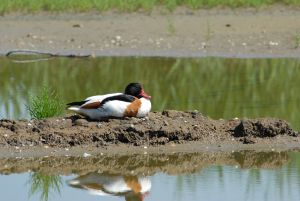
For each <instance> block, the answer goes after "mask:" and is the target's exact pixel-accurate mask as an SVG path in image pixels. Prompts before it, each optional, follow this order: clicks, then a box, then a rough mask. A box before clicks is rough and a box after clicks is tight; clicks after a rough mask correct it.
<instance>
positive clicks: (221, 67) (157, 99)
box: [0, 57, 300, 129]
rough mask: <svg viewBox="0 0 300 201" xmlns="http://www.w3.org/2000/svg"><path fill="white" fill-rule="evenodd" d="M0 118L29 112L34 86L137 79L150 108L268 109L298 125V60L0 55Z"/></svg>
mask: <svg viewBox="0 0 300 201" xmlns="http://www.w3.org/2000/svg"><path fill="white" fill-rule="evenodd" d="M0 76H1V79H0V118H29V114H28V111H27V110H26V104H27V101H28V97H29V95H30V94H32V95H34V94H36V93H37V92H38V90H40V88H41V86H43V85H46V86H50V87H51V88H52V89H54V90H56V91H57V92H58V94H59V95H60V97H61V98H62V100H63V101H64V102H69V101H74V100H81V99H83V98H85V97H87V96H91V95H95V94H104V93H109V92H119V91H123V90H124V89H123V88H124V87H125V86H126V84H127V83H129V82H132V81H139V82H141V83H143V84H144V86H145V90H146V92H147V93H149V94H150V95H152V97H153V99H152V102H153V110H164V109H178V110H195V109H197V110H199V111H200V112H202V113H203V114H205V115H208V116H210V117H213V118H234V117H262V116H272V117H278V118H283V119H286V120H288V121H289V122H291V123H292V126H293V127H294V128H295V129H300V125H299V119H300V113H299V109H300V96H299V91H300V79H299V76H300V60H297V59H224V58H199V59H179V58H135V57H126V58H122V57H121V58H120V57H112V58H109V57H104V58H95V59H67V58H56V59H51V60H48V61H40V62H34V63H23V64H22V63H21V64H20V63H13V62H12V61H11V60H10V59H7V58H0Z"/></svg>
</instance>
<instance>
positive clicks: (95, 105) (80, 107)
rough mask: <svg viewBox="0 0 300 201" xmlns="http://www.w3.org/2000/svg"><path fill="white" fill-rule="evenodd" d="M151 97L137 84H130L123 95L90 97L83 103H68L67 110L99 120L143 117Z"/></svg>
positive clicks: (147, 110) (148, 109) (147, 111)
mask: <svg viewBox="0 0 300 201" xmlns="http://www.w3.org/2000/svg"><path fill="white" fill-rule="evenodd" d="M150 98H151V96H148V95H147V94H146V93H145V92H144V89H143V87H142V85H141V84H139V83H130V84H129V85H127V87H126V88H125V93H113V94H106V95H98V96H91V97H88V98H86V99H85V100H84V101H79V102H72V103H68V104H67V105H68V110H72V111H74V112H76V113H78V114H81V115H83V116H86V117H89V118H90V119H94V120H99V119H102V118H108V117H145V116H146V115H147V114H148V113H149V112H150V110H151V102H150Z"/></svg>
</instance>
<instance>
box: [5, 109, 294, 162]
mask: <svg viewBox="0 0 300 201" xmlns="http://www.w3.org/2000/svg"><path fill="white" fill-rule="evenodd" d="M299 144H300V137H299V133H298V132H296V131H293V130H292V129H291V128H290V126H289V124H288V123H287V122H286V121H283V120H279V119H273V118H259V119H231V120H214V119H210V118H209V117H206V116H203V115H202V114H201V113H199V112H198V111H191V112H181V111H172V110H167V111H163V112H151V113H150V114H149V116H148V117H147V118H142V119H138V118H125V119H110V120H107V121H100V122H98V121H88V120H86V119H84V118H82V117H80V116H76V115H75V116H66V117H59V118H50V119H44V120H5V119H3V120H0V149H2V150H3V149H4V150H5V149H6V150H7V151H6V152H5V151H4V152H2V154H1V157H26V156H27V157H28V156H30V155H32V156H37V155H38V156H70V155H75V156H76V155H77V156H78V155H79V156H84V154H88V155H90V154H97V153H98V154H99V153H100V152H101V153H116V154H117V153H122V152H123V153H131V154H133V153H140V154H147V153H160V152H161V151H164V152H166V153H167V152H201V151H214V150H223V151H224V150H227V151H228V150H229V151H231V150H245V149H264V150H269V151H274V150H275V149H276V150H278V149H283V150H284V149H285V150H286V149H291V148H297V147H298V146H299ZM37 150H38V154H37V153H35V154H34V152H36V151H37ZM70 150H71V151H70ZM72 150H73V151H72Z"/></svg>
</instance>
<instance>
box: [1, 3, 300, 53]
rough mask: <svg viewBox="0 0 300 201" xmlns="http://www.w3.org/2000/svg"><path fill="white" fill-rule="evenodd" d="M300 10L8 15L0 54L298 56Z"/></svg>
mask: <svg viewBox="0 0 300 201" xmlns="http://www.w3.org/2000/svg"><path fill="white" fill-rule="evenodd" d="M299 19H300V12H299V9H298V8H291V7H282V6H272V7H268V8H263V9H259V10H255V9H235V10H230V9H221V10H220V9H212V10H198V11H192V10H187V9H182V8H181V9H177V10H176V11H174V12H173V13H168V12H165V11H153V12H152V13H148V14H147V13H131V14H119V13H114V12H109V13H102V14H95V13H88V14H59V15H54V14H47V13H43V14H36V15H22V14H10V15H6V16H2V17H0V27H2V28H1V29H0V35H1V38H0V44H1V46H0V54H5V53H7V52H8V51H10V50H15V49H22V50H23V49H29V50H39V51H45V52H52V53H60V54H69V53H73V54H91V55H95V56H111V55H113V56H181V57H198V56H225V57H299V56H300V20H299Z"/></svg>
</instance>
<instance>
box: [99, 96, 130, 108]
mask: <svg viewBox="0 0 300 201" xmlns="http://www.w3.org/2000/svg"><path fill="white" fill-rule="evenodd" d="M113 100H119V101H125V102H129V103H131V102H133V101H134V100H135V97H134V96H131V95H128V94H121V95H116V96H110V97H107V98H105V99H103V101H101V106H102V105H104V104H105V103H107V102H109V101H113Z"/></svg>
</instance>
